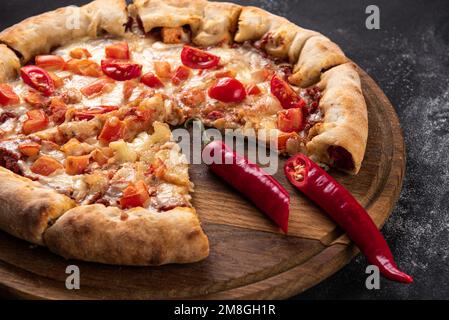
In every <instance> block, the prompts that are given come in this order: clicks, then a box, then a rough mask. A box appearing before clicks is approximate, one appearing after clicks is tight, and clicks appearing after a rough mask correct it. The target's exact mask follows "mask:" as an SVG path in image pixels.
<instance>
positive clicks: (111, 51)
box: [105, 41, 130, 60]
mask: <svg viewBox="0 0 449 320" xmlns="http://www.w3.org/2000/svg"><path fill="white" fill-rule="evenodd" d="M105 51H106V57H107V58H110V59H123V60H128V59H129V57H130V54H129V46H128V43H127V42H125V41H123V42H119V43H114V44H111V45H110V46H107V47H106V49H105Z"/></svg>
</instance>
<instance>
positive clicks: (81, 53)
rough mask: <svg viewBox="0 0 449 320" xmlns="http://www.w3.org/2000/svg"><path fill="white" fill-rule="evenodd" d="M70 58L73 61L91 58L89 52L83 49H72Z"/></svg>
mask: <svg viewBox="0 0 449 320" xmlns="http://www.w3.org/2000/svg"><path fill="white" fill-rule="evenodd" d="M70 56H71V57H72V58H73V59H87V58H90V57H92V55H91V54H90V52H89V50H87V49H84V48H76V49H73V50H72V51H70Z"/></svg>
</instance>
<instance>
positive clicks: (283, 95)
mask: <svg viewBox="0 0 449 320" xmlns="http://www.w3.org/2000/svg"><path fill="white" fill-rule="evenodd" d="M271 93H272V94H273V95H274V96H275V97H276V98H277V99H278V100H279V102H280V103H281V105H282V107H283V108H284V109H290V108H302V107H304V106H305V105H306V103H305V102H304V100H303V99H302V98H301V97H300V96H298V94H297V93H296V92H295V91H294V90H293V89H292V87H290V85H289V84H288V83H287V82H285V81H284V80H282V79H281V78H279V77H278V76H276V75H275V76H273V78H271Z"/></svg>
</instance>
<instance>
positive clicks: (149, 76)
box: [140, 72, 165, 88]
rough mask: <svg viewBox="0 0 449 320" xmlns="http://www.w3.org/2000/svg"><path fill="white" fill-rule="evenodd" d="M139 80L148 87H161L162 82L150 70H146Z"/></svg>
mask: <svg viewBox="0 0 449 320" xmlns="http://www.w3.org/2000/svg"><path fill="white" fill-rule="evenodd" d="M140 81H141V82H142V83H143V84H145V85H146V86H148V87H150V88H163V87H165V85H164V83H163V82H162V81H161V80H160V79H159V78H158V77H157V76H156V75H155V74H154V73H152V72H148V73H146V74H144V75H143V76H142V79H140Z"/></svg>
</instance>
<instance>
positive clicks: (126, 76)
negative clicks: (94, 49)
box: [101, 59, 142, 81]
mask: <svg viewBox="0 0 449 320" xmlns="http://www.w3.org/2000/svg"><path fill="white" fill-rule="evenodd" d="M101 69H102V70H103V72H104V74H105V75H107V76H108V77H110V78H112V79H114V80H117V81H125V80H131V79H135V78H138V77H140V75H141V74H142V65H140V64H137V63H129V62H124V61H120V60H114V59H106V60H102V61H101Z"/></svg>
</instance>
